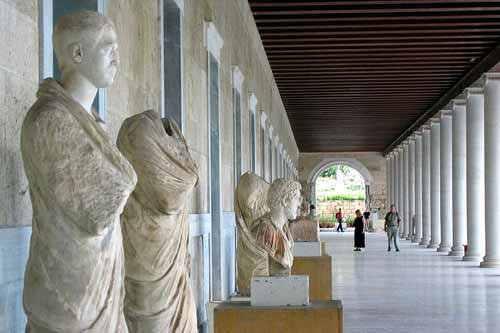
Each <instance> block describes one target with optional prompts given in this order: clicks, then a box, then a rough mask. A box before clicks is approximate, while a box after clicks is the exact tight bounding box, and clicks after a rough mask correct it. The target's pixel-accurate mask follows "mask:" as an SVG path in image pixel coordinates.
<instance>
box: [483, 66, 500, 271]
mask: <svg viewBox="0 0 500 333" xmlns="http://www.w3.org/2000/svg"><path fill="white" fill-rule="evenodd" d="M485 76H486V79H485V83H484V183H485V188H484V189H485V222H486V224H485V227H486V228H485V231H486V243H485V245H486V247H485V249H486V254H485V256H484V261H483V262H482V263H481V267H500V218H499V217H500V73H487V74H486V75H485Z"/></svg>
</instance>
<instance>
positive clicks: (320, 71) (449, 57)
mask: <svg viewBox="0 0 500 333" xmlns="http://www.w3.org/2000/svg"><path fill="white" fill-rule="evenodd" d="M249 3H250V6H251V8H252V11H253V14H254V17H255V21H256V23H257V27H258V29H259V32H260V35H261V38H262V42H263V43H264V47H265V49H266V52H267V56H268V58H269V62H270V64H271V68H272V70H273V73H274V77H275V79H276V82H277V84H278V87H279V90H280V94H281V97H282V99H283V103H284V105H285V108H286V110H287V113H288V117H289V119H290V123H291V125H292V129H293V132H294V135H295V138H296V140H297V144H298V146H299V150H300V151H301V152H338V151H384V149H386V148H387V147H388V146H390V145H391V143H393V142H394V141H395V140H396V139H398V138H399V137H400V136H401V135H402V134H403V133H405V130H407V129H409V128H410V127H411V126H412V125H414V126H413V127H415V126H416V125H418V124H416V122H417V121H420V122H422V121H424V120H425V119H426V117H429V116H432V114H430V113H432V112H433V110H435V109H438V108H439V107H442V106H440V105H439V103H441V104H443V103H444V104H446V103H447V101H444V102H443V96H451V95H453V94H454V92H457V91H458V93H459V92H460V89H463V88H464V87H467V85H468V84H470V83H472V82H473V81H475V80H477V79H478V78H479V77H480V75H481V74H482V73H483V72H484V71H485V70H487V69H488V68H489V67H491V66H493V65H494V63H495V62H498V61H499V60H500V48H498V47H497V45H498V44H499V41H500V1H487V0H486V1H473V0H471V1H462V0H447V1H445V0H443V1H440V0H392V1H390V0H389V1H379V0H365V1H326V0H323V1H314V0H309V1H306V0H302V1H299V0H287V1H285V0H283V1H279V0H249ZM455 95H456V94H455ZM451 97H454V96H451Z"/></svg>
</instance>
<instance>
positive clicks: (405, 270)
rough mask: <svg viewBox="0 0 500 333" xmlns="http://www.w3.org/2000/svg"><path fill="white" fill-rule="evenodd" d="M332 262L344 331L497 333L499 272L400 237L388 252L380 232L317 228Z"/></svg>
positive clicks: (499, 306)
mask: <svg viewBox="0 0 500 333" xmlns="http://www.w3.org/2000/svg"><path fill="white" fill-rule="evenodd" d="M321 238H322V240H324V241H327V250H328V253H329V254H330V255H331V256H332V257H333V263H334V267H333V269H334V277H333V284H334V290H333V293H334V298H335V299H341V300H342V303H343V306H344V331H345V332H346V333H365V332H366V333H379V332H390V333H397V332H404V333H415V332H425V333H435V332H436V333H438V332H439V333H441V332H447V333H449V332H453V333H482V332H488V333H490V332H491V333H498V332H500V270H499V269H485V268H479V267H477V265H475V264H473V263H466V262H462V261H460V259H459V258H457V257H449V256H446V255H443V254H440V253H437V252H436V250H429V249H422V248H419V247H418V245H416V244H412V243H410V242H409V241H401V242H400V248H401V252H399V253H396V252H394V249H393V251H392V252H390V253H388V252H387V241H386V237H385V234H382V233H378V234H367V238H366V243H367V244H366V245H367V249H365V250H363V252H361V253H360V252H353V234H352V232H345V233H342V234H338V233H336V232H322V233H321Z"/></svg>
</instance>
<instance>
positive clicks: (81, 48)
mask: <svg viewBox="0 0 500 333" xmlns="http://www.w3.org/2000/svg"><path fill="white" fill-rule="evenodd" d="M53 41H54V50H55V53H56V56H57V59H58V62H59V66H60V71H61V74H62V79H61V82H57V81H55V80H53V79H47V80H45V81H43V82H42V83H41V84H40V88H39V90H38V93H37V97H38V99H37V101H36V103H35V104H34V105H33V106H32V107H31V109H30V110H29V112H28V114H27V115H26V118H25V119H24V122H23V127H22V130H21V151H22V156H23V162H24V168H25V171H26V176H27V178H28V182H29V190H30V196H31V203H32V205H33V233H32V236H31V243H30V254H29V259H28V263H27V267H26V273H25V279H24V302H23V303H24V309H25V312H26V315H27V317H28V323H27V328H26V331H27V332H95V333H101V332H127V327H126V324H125V320H124V316H123V297H124V294H125V293H124V288H123V282H124V281H123V280H124V274H125V272H124V266H123V244H122V232H121V227H120V214H121V212H122V211H123V207H124V206H125V203H126V201H127V199H128V197H129V194H130V193H131V192H132V190H133V189H134V186H135V184H136V174H135V172H134V170H133V169H132V167H131V166H130V164H129V163H128V161H127V160H126V159H125V158H124V157H123V156H122V154H121V153H120V152H119V151H118V149H117V148H116V147H115V145H114V144H113V142H112V141H111V139H110V138H109V137H108V135H107V134H106V133H105V132H104V131H103V129H102V128H101V126H100V124H99V122H98V118H97V117H96V116H95V115H94V114H93V112H92V109H91V106H92V102H93V100H94V98H95V96H96V94H97V89H98V88H104V87H107V86H109V85H111V84H112V83H113V79H114V76H115V74H116V71H117V66H118V44H117V36H116V32H115V29H114V25H113V23H112V22H111V21H110V20H109V19H108V18H106V17H105V16H103V15H101V14H98V13H96V12H87V11H85V12H76V13H72V14H69V15H66V16H63V17H62V18H60V20H59V21H58V23H57V25H56V26H55V28H54V36H53Z"/></svg>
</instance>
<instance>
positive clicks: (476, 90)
mask: <svg viewBox="0 0 500 333" xmlns="http://www.w3.org/2000/svg"><path fill="white" fill-rule="evenodd" d="M483 94H484V87H482V86H481V87H469V88H465V97H466V98H469V97H470V96H472V95H483Z"/></svg>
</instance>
